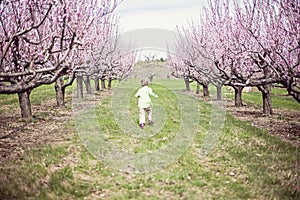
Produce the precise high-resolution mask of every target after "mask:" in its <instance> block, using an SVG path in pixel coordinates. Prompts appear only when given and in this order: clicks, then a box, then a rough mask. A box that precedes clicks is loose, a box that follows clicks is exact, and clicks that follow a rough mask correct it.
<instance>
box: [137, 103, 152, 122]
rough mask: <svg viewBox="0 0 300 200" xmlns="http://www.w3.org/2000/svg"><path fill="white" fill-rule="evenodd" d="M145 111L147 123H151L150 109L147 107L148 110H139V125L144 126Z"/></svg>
mask: <svg viewBox="0 0 300 200" xmlns="http://www.w3.org/2000/svg"><path fill="white" fill-rule="evenodd" d="M145 111H146V112H147V114H148V120H149V121H152V109H151V107H148V108H140V114H139V117H140V124H145V120H146V119H145Z"/></svg>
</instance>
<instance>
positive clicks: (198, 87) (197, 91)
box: [196, 82, 200, 94]
mask: <svg viewBox="0 0 300 200" xmlns="http://www.w3.org/2000/svg"><path fill="white" fill-rule="evenodd" d="M196 94H200V83H198V82H197V87H196Z"/></svg>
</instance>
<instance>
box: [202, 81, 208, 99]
mask: <svg viewBox="0 0 300 200" xmlns="http://www.w3.org/2000/svg"><path fill="white" fill-rule="evenodd" d="M202 87H203V96H204V97H208V96H209V90H208V83H206V82H205V83H203V84H202Z"/></svg>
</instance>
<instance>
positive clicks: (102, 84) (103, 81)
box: [101, 79, 106, 90]
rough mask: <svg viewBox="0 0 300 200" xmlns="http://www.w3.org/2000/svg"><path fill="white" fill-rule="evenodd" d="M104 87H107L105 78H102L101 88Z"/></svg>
mask: <svg viewBox="0 0 300 200" xmlns="http://www.w3.org/2000/svg"><path fill="white" fill-rule="evenodd" d="M104 89H106V86H105V79H101V90H104Z"/></svg>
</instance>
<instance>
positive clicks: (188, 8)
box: [115, 0, 206, 60]
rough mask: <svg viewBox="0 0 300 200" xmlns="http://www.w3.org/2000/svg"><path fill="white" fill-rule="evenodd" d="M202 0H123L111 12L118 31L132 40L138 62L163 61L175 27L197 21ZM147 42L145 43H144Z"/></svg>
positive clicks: (172, 40)
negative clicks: (116, 19) (118, 22)
mask: <svg viewBox="0 0 300 200" xmlns="http://www.w3.org/2000/svg"><path fill="white" fill-rule="evenodd" d="M205 2H206V1H205V0H123V2H122V3H121V4H120V5H118V7H117V8H116V10H115V14H117V15H118V16H119V17H120V30H121V33H123V34H124V33H125V35H126V39H128V40H130V41H134V42H135V43H136V44H137V47H138V49H140V50H139V52H138V58H137V59H138V60H143V58H145V57H146V56H150V55H155V59H160V58H166V55H167V54H166V49H167V48H168V45H170V44H172V43H174V40H175V38H174V32H176V26H179V27H182V26H185V27H187V26H188V23H189V22H191V21H192V20H193V21H197V20H199V18H200V13H201V9H202V8H203V6H204V5H205ZM146 43H147V44H146Z"/></svg>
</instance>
